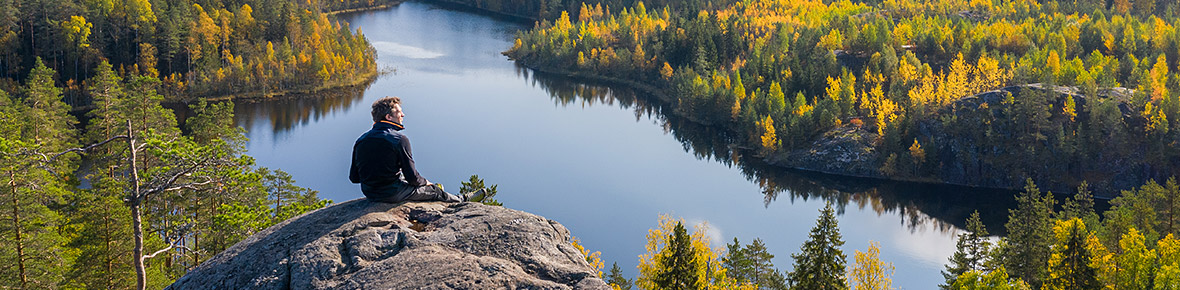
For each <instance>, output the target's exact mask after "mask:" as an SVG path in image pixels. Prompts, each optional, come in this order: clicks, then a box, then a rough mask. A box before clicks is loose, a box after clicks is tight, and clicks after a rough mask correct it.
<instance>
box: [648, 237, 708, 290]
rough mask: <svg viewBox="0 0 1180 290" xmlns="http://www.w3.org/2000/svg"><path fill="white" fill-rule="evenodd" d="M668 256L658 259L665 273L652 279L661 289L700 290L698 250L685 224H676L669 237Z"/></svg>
mask: <svg viewBox="0 0 1180 290" xmlns="http://www.w3.org/2000/svg"><path fill="white" fill-rule="evenodd" d="M664 250H665V251H668V254H667V255H662V256H659V257H657V263H658V264H659V265H660V268H661V269H663V271H664V272H663V273H661V274H660V275H658V276H656V277H655V278H653V279H652V281H653V282H655V284H656V286H657V287H659V289H670V290H686V289H699V288H700V285H699V283H698V282H697V277H699V276H701V273H699V271H700V270H703V269H699V268H697V267H696V264H697V263H696V258H697V253H696V250H694V249H693V247H692V240H691V239H690V238H689V236H688V230H686V229H685V228H684V224H682V223H680V222H679V221H678V222H676V227H675V228H673V230H672V233H671V235H670V236H669V237H668V247H667V248H666V249H664Z"/></svg>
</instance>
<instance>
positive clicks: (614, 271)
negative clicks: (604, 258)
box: [606, 262, 631, 290]
mask: <svg viewBox="0 0 1180 290" xmlns="http://www.w3.org/2000/svg"><path fill="white" fill-rule="evenodd" d="M606 283H610V286H611V288H614V289H616V290H631V280H628V279H627V278H626V277H623V269H620V268H619V263H617V262H615V263H611V266H610V273H609V274H606Z"/></svg>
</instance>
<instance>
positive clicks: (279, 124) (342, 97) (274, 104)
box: [234, 81, 373, 138]
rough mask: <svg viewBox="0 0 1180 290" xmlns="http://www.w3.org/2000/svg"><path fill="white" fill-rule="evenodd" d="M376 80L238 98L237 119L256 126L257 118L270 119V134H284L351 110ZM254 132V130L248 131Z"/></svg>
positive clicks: (278, 135) (235, 116)
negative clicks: (314, 90) (297, 92)
mask: <svg viewBox="0 0 1180 290" xmlns="http://www.w3.org/2000/svg"><path fill="white" fill-rule="evenodd" d="M372 84H373V81H368V82H366V83H364V84H361V85H358V86H352V87H344V88H337V89H331V90H326V91H322V92H317V93H314V94H306V95H293V96H284V97H281V98H280V99H277V100H261V101H257V100H235V101H234V123H236V124H237V125H238V126H241V127H244V128H255V125H256V124H255V122H258V121H261V120H267V121H269V123H270V127H271V131H270V134H272V135H273V136H275V138H280V137H281V136H283V135H284V134H285V133H287V132H289V131H291V129H294V128H296V127H298V126H305V125H307V124H308V123H314V122H316V121H319V120H320V119H321V118H324V117H327V116H331V115H334V114H336V113H338V112H345V111H348V109H349V108H351V107H352V106H353V105H354V104H356V103H358V102H360V101H361V100H362V99H364V96H365V91H366V90H368V89H369V86H371V85H372ZM362 105H367V104H362ZM252 133H254V132H252V131H250V132H249V133H248V134H252Z"/></svg>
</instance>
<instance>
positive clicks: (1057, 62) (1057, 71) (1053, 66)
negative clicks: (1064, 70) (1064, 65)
mask: <svg viewBox="0 0 1180 290" xmlns="http://www.w3.org/2000/svg"><path fill="white" fill-rule="evenodd" d="M1045 68H1046V69H1048V70H1049V71H1048V73H1049V75H1051V76H1053V79H1054V80H1055V82H1056V79H1057V76H1059V75H1061V57H1060V56H1058V55H1057V51H1056V50H1053V51H1049V58H1048V59H1046V60H1045Z"/></svg>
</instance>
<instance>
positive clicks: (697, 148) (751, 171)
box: [516, 66, 1016, 235]
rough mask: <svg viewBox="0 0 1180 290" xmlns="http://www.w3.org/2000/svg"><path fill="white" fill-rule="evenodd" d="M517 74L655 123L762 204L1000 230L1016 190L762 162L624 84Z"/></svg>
mask: <svg viewBox="0 0 1180 290" xmlns="http://www.w3.org/2000/svg"><path fill="white" fill-rule="evenodd" d="M516 73H517V75H518V76H520V77H521V78H522V79H524V80H526V81H527V82H529V83H530V84H531V85H533V86H535V87H539V88H541V89H543V90H545V91H546V92H547V93H549V95H550V96H551V97H552V98H553V101H554V103H555V104H557V105H560V106H583V107H586V106H593V105H608V106H618V107H620V108H623V109H628V110H631V111H633V112H634V115H635V119H636V121H637V122H638V121H642V120H643V119H644V118H647V119H650V120H654V121H655V123H656V124H658V125H661V126H662V127H663V129H664V132H665V133H666V134H671V135H672V136H673V137H674V138H676V140H677V141H679V142H680V144H681V145H682V146H683V148H684V151H685V152H687V153H690V154H692V155H693V156H695V157H696V158H697V159H699V160H711V161H714V162H718V163H721V164H724V165H726V166H729V167H731V168H737V169H739V170H740V171H741V173H742V175H743V176H745V177H746V179H747V180H749V181H750V182H753V183H755V184H758V186H759V187H760V188H761V189H762V194H763V201H764V203H765V204H764V205H765V206H770V204H771V203H774V202H782V200H783V199H785V201H787V202H792V203H794V202H795V201H796V200H803V201H807V200H812V199H820V200H824V201H828V202H832V204H833V205H836V206H837V207H836V208H837V211H838V212H839V213H843V212H844V211H846V210H848V209H850V208H855V210H862V211H863V210H871V211H873V212H874V213H876V214H877V215H884V214H891V215H892V214H896V215H898V216H899V217H901V221H902V223H904V224H905V226H906V227H907V228H908V229H909V230H910V231H911V232H913V231H918V230H924V229H933V230H937V231H939V232H954V231H955V230H957V229H962V228H965V227H966V225H965V221H966V219H967V217H968V216H970V215H971V213H972V212H973V211H976V210H978V211H979V212H980V216H981V218H982V219H983V222H984V224H985V225H986V226H987V228H988V231H989V232H991V233H992V234H995V235H1004V234H1005V233H1004V223H1005V222H1006V221H1007V216H1008V211H1007V209H1009V208H1015V206H1016V204H1015V199H1014V196H1015V195H1016V192H1014V191H1009V190H997V189H984V188H972V187H963V186H953V185H939V184H923V183H912V182H899V181H891V180H881V179H872V178H859V177H849V176H840V175H832V174H823V173H817V172H810V171H802V170H794V169H787V168H782V167H778V166H774V165H770V164H767V163H766V162H764V161H763V160H762V159H761V158H758V157H755V156H754V154H753V152H750V151H748V150H744V149H741V148H740V147H738V146H735V145H734V144H735V143H736V142H735V140H737V138H736V137H735V136H733V135H732V134H731V133H729V132H728V131H726V130H723V129H720V128H717V127H715V126H706V125H701V124H699V123H696V122H692V121H689V120H687V119H686V118H682V117H679V116H677V115H675V114H668V112H671V110H672V109H671V107H670V106H669V105H668V104H666V103H664V102H661V101H659V100H658V99H657V98H654V97H649V96H647V95H645V94H644V93H642V92H638V91H636V90H633V89H629V88H626V87H623V86H617V85H611V84H606V83H601V82H598V83H595V82H593V81H587V80H583V79H577V80H571V79H570V78H569V77H566V76H562V75H555V74H548V73H543V72H536V71H533V70H530V69H528V68H524V67H520V66H518V67H517V70H516Z"/></svg>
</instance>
